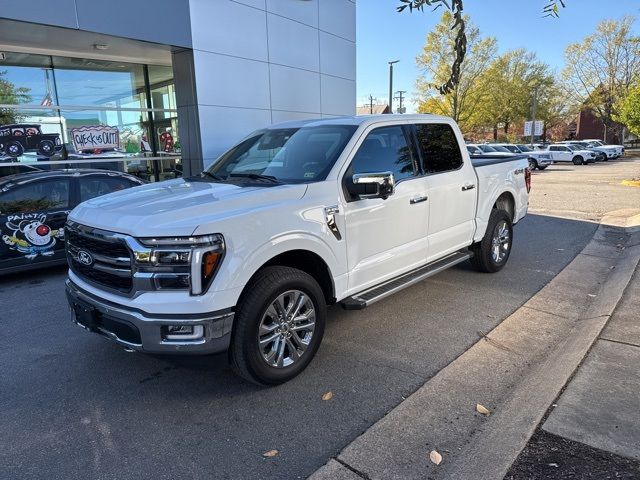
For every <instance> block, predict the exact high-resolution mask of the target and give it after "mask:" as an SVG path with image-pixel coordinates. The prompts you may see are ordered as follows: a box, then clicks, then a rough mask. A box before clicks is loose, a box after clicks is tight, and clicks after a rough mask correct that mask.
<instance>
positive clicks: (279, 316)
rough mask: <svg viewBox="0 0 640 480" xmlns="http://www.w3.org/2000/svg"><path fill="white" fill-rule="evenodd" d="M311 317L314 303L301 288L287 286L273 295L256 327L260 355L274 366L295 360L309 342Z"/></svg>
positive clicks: (311, 324) (311, 326) (311, 331)
mask: <svg viewBox="0 0 640 480" xmlns="http://www.w3.org/2000/svg"><path fill="white" fill-rule="evenodd" d="M315 320H316V310H315V306H314V305H313V301H312V300H311V298H310V297H309V296H308V295H307V294H305V293H304V292H301V291H300V290H289V291H287V292H284V293H283V294H281V295H279V296H278V297H276V299H275V300H274V301H273V302H271V304H270V305H269V306H268V307H267V310H266V311H265V312H264V314H263V315H262V319H261V320H260V326H259V328H258V345H259V348H260V354H261V355H262V359H263V360H264V361H265V362H267V364H268V365H270V366H272V367H276V368H283V367H288V366H289V365H292V364H293V363H295V362H296V361H297V360H299V359H300V357H302V355H304V353H305V351H306V350H307V347H308V346H309V344H310V343H311V339H312V338H313V331H314V328H315Z"/></svg>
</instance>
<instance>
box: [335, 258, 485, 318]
mask: <svg viewBox="0 0 640 480" xmlns="http://www.w3.org/2000/svg"><path fill="white" fill-rule="evenodd" d="M471 257H473V253H471V252H469V251H460V252H456V253H453V254H451V255H448V256H446V257H444V258H442V259H440V260H437V261H435V262H433V263H430V264H428V265H425V266H423V267H420V268H417V269H416V270H412V271H411V272H408V273H405V274H403V275H400V276H399V277H396V278H393V279H391V280H388V281H386V282H384V283H381V284H380V285H376V286H375V287H373V288H370V289H368V290H365V291H363V292H360V293H358V294H356V295H353V296H352V297H348V298H345V299H344V300H342V302H340V304H341V305H342V308H344V309H345V310H362V309H363V308H365V307H368V306H369V305H371V304H372V303H375V302H377V301H379V300H382V299H383V298H386V297H388V296H389V295H393V294H394V293H396V292H399V291H400V290H402V289H404V288H407V287H410V286H411V285H414V284H416V283H418V282H421V281H422V280H424V279H425V278H429V277H431V276H433V275H436V274H437V273H440V272H442V271H443V270H446V269H447V268H450V267H453V266H454V265H457V264H458V263H462V262H464V261H465V260H468V259H470V258H471Z"/></svg>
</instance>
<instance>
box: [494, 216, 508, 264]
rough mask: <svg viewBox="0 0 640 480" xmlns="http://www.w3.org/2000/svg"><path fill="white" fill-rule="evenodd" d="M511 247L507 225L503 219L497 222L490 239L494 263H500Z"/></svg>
mask: <svg viewBox="0 0 640 480" xmlns="http://www.w3.org/2000/svg"><path fill="white" fill-rule="evenodd" d="M509 248H511V234H510V233H509V225H507V222H505V221H504V220H503V221H501V222H498V224H497V225H496V228H495V229H494V230H493V238H492V239H491V258H492V259H493V261H494V262H495V263H502V262H503V261H504V259H505V257H506V256H507V253H508V252H509Z"/></svg>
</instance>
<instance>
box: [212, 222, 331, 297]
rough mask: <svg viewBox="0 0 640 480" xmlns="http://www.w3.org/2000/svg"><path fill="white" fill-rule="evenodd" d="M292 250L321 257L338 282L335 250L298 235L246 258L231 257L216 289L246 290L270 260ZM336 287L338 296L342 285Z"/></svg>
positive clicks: (315, 238) (312, 236)
mask: <svg viewBox="0 0 640 480" xmlns="http://www.w3.org/2000/svg"><path fill="white" fill-rule="evenodd" d="M293 250H306V251H309V252H311V253H314V254H316V255H318V256H319V257H320V258H322V260H324V262H325V263H326V264H327V267H328V268H329V273H330V275H331V277H332V279H333V280H334V281H335V278H336V276H337V272H339V271H340V262H339V261H338V256H337V254H336V252H335V251H334V249H333V248H332V247H331V246H330V245H329V244H328V243H327V242H326V241H325V240H324V239H323V238H321V237H319V236H317V235H315V234H312V233H309V232H302V231H298V232H288V233H284V234H282V235H278V236H275V237H273V238H271V239H270V240H269V241H268V242H265V243H263V244H262V245H260V246H258V247H257V248H254V249H252V250H251V251H250V252H248V253H247V255H246V256H242V255H230V256H228V257H227V258H226V259H225V264H224V265H223V268H221V269H220V272H219V277H217V278H216V279H215V281H214V285H218V286H220V288H221V289H237V288H241V287H244V286H245V285H246V284H247V283H248V282H249V280H250V279H251V277H252V276H253V275H254V274H255V273H256V272H257V271H258V270H259V269H260V268H261V267H262V266H264V265H265V264H266V263H268V262H269V261H270V260H271V259H273V258H274V257H277V256H278V255H281V254H283V253H286V252H290V251H293ZM231 253H233V252H231ZM334 287H335V288H336V292H337V291H338V290H337V289H338V288H340V287H339V285H334Z"/></svg>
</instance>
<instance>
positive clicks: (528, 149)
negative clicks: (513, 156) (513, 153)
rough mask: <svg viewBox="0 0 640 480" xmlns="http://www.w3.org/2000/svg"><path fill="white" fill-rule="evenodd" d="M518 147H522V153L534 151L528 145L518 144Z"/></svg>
mask: <svg viewBox="0 0 640 480" xmlns="http://www.w3.org/2000/svg"><path fill="white" fill-rule="evenodd" d="M518 148H519V149H520V151H521V152H522V153H525V152H533V150H531V148H529V147H528V146H526V145H518Z"/></svg>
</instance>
